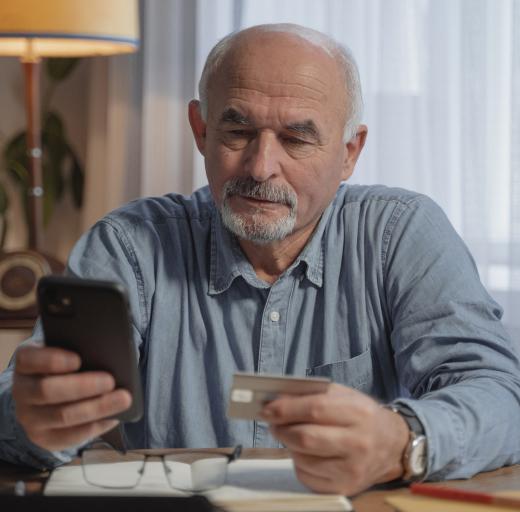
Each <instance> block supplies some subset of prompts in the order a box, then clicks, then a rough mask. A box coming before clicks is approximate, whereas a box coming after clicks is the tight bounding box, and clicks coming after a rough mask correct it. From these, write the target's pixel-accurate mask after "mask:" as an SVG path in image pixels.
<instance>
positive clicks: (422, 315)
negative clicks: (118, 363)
mask: <svg viewBox="0 0 520 512" xmlns="http://www.w3.org/2000/svg"><path fill="white" fill-rule="evenodd" d="M68 270H69V272H70V273H72V274H74V275H77V276H82V277H86V278H96V279H111V280H116V281H119V282H121V283H123V284H124V285H125V286H126V288H127V289H128V292H129V296H130V304H131V310H132V315H133V332H134V338H135V343H136V344H137V347H138V353H139V368H140V373H141V378H142V385H143V391H144V397H145V412H144V416H143V418H142V420H140V421H139V422H137V423H133V424H126V425H124V435H125V438H126V442H127V444H128V445H129V447H131V448H138V447H139V448H141V447H146V448H159V447H213V446H231V445H234V444H237V443H242V444H243V445H244V446H249V447H251V446H254V447H277V446H279V444H278V442H277V441H276V440H274V439H273V438H272V437H271V435H270V434H269V430H268V425H267V424H266V423H264V422H261V421H258V422H253V421H244V420H232V419H228V418H227V417H226V408H227V402H228V394H229V389H230V385H231V380H232V375H233V372H235V371H248V372H253V371H256V372H261V373H270V374H293V375H300V376H304V375H317V376H325V377H330V378H331V379H332V380H333V381H335V382H338V383H341V384H344V385H346V386H351V387H353V388H356V389H358V390H361V391H362V392H364V393H367V394H369V395H371V396H372V397H374V398H376V399H377V400H379V401H381V402H383V403H389V402H394V403H402V404H406V405H408V406H409V407H410V408H411V409H413V410H414V411H415V413H416V414H417V416H418V418H419V419H420V421H421V422H422V424H423V426H424V429H425V432H426V436H427V439H428V477H429V478H431V479H440V478H456V477H468V476H471V475H472V474H474V473H476V472H478V471H482V470H485V469H492V468H496V467H499V466H502V465H504V464H510V463H514V462H518V461H519V460H520V434H519V431H518V425H520V406H519V403H520V366H519V361H518V356H517V353H516V349H515V347H514V346H513V345H512V342H511V340H510V339H509V337H508V335H507V334H506V332H505V330H504V328H503V326H502V324H501V322H500V317H501V315H502V311H501V308H500V307H499V306H498V305H497V304H496V303H495V302H494V301H493V300H492V299H491V297H490V296H489V295H488V293H487V292H486V291H485V289H484V288H483V286H482V284H481V283H480V280H479V277H478V273H477V270H476V267H475V264H474V262H473V260H472V258H471V256H470V254H469V253H468V250H467V248H466V247H465V245H464V243H463V242H462V240H461V239H460V238H459V236H458V235H457V234H456V233H455V231H454V229H453V228H452V226H451V225H450V223H449V221H448V220H447V218H446V216H445V215H444V214H443V212H442V211H441V210H440V208H439V207H438V206H437V205H436V204H435V203H434V202H433V201H431V200H430V199H428V198H427V197H425V196H422V195H420V194H416V193H412V192H408V191H405V190H401V189H390V188H386V187H382V186H371V187H366V186H348V185H342V186H341V187H340V188H339V190H338V192H337V194H336V197H335V199H334V200H333V202H332V203H331V204H330V205H329V207H328V208H327V209H326V210H325V212H324V213H323V215H322V218H321V220H320V222H319V224H318V226H317V227H316V229H315V231H314V233H313V236H312V237H311V239H310V240H309V242H308V243H307V245H306V246H305V248H304V249H303V251H302V252H301V253H300V255H299V257H298V258H297V259H296V260H295V261H294V262H293V264H292V265H291V266H290V267H289V268H288V269H287V270H286V271H285V272H284V273H283V274H282V275H280V277H279V278H278V280H277V281H276V282H275V283H273V284H272V285H270V284H268V283H266V282H264V281H262V280H260V279H259V278H258V277H257V276H256V274H255V271H254V269H253V267H252V266H251V264H250V263H249V261H248V260H247V258H246V257H245V256H244V254H243V253H242V251H241V249H240V247H239V245H238V243H237V241H236V239H235V238H234V237H233V236H232V235H231V234H230V233H229V232H228V231H227V230H226V229H225V228H224V227H223V226H222V224H221V219H220V216H219V214H218V212H217V210H216V207H215V205H214V202H213V200H212V198H211V195H210V192H209V190H208V188H207V187H205V188H203V189H200V190H198V191H197V192H195V193H194V194H193V195H192V196H190V197H183V196H180V195H176V194H169V195H166V196H164V197H159V198H146V199H139V200H136V201H134V202H131V203H129V204H128V205H126V206H124V207H122V208H120V209H118V210H115V211H114V212H112V213H110V214H109V215H108V216H106V217H105V218H104V219H102V220H101V221H99V222H98V223H97V224H96V225H95V226H94V227H93V228H92V229H91V230H90V231H89V232H87V233H86V234H85V235H84V236H83V237H82V238H81V239H80V240H79V242H78V243H77V244H76V246H75V248H74V250H73V251H72V253H71V256H70V259H69V267H68ZM39 339H41V332H40V329H39V328H38V327H37V328H36V329H35V332H34V334H33V337H32V340H30V341H32V342H35V340H39ZM11 379H12V366H11V367H10V368H9V369H8V370H7V371H5V372H4V373H3V374H2V375H1V377H0V414H1V424H0V457H1V458H3V459H5V460H8V461H11V462H16V463H23V464H29V465H32V466H38V467H41V466H53V465H56V464H59V463H61V462H65V461H67V460H69V459H70V457H71V456H72V455H73V454H74V449H70V450H66V451H63V452H53V453H50V452H47V451H45V450H42V449H39V448H38V447H36V446H35V445H33V444H32V443H31V442H30V441H29V440H28V439H27V438H26V436H25V434H24V432H23V429H22V428H21V427H20V426H19V425H18V423H17V422H16V419H15V416H14V411H13V400H12V397H11Z"/></svg>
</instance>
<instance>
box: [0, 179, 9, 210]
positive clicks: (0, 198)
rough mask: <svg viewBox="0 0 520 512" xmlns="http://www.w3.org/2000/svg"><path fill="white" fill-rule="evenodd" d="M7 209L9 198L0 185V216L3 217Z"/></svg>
mask: <svg viewBox="0 0 520 512" xmlns="http://www.w3.org/2000/svg"><path fill="white" fill-rule="evenodd" d="M8 208H9V196H8V195H7V190H6V189H5V187H4V185H3V183H0V216H2V215H5V212H6V211H7V209H8Z"/></svg>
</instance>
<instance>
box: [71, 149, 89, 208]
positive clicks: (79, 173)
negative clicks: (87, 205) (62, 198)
mask: <svg viewBox="0 0 520 512" xmlns="http://www.w3.org/2000/svg"><path fill="white" fill-rule="evenodd" d="M71 156H72V168H71V174H70V188H71V192H72V199H73V200H74V206H75V207H76V208H78V209H79V208H81V206H82V204H83V190H84V184H85V173H84V172H83V168H82V167H81V164H80V163H79V160H78V158H77V157H76V155H75V154H74V152H73V151H72V150H71Z"/></svg>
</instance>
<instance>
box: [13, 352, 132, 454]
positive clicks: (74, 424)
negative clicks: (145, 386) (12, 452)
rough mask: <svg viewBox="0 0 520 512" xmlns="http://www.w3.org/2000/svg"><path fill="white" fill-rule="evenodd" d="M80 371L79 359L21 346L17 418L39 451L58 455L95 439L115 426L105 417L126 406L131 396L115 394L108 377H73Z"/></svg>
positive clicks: (90, 374)
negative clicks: (57, 453) (68, 448)
mask: <svg viewBox="0 0 520 512" xmlns="http://www.w3.org/2000/svg"><path fill="white" fill-rule="evenodd" d="M80 366H81V360H80V358H79V356H78V355H77V354H75V353H73V352H68V351H66V350H61V349H57V348H50V347H24V348H20V349H19V350H18V352H17V354H16V363H15V372H14V380H13V397H14V400H15V407H16V417H17V419H18V421H19V422H20V424H21V425H22V427H23V428H24V430H25V432H26V434H27V436H28V437H29V439H30V440H31V441H32V442H33V443H35V444H37V445H38V446H41V447H42V448H46V449H47V450H51V451H53V450H62V449H64V448H67V447H70V446H73V445H75V444H79V443H81V442H84V441H87V440H88V439H91V438H94V437H97V436H99V435H101V434H103V433H104V432H107V431H108V430H111V429H112V428H114V427H115V426H116V425H117V423H118V421H117V420H113V419H104V418H106V417H107V416H112V415H114V414H117V413H119V412H121V411H124V410H125V409H127V408H128V407H130V404H131V402H132V398H131V395H130V393H128V391H126V390H124V389H118V390H115V391H114V387H115V382H114V378H113V377H112V376H111V375H110V374H108V373H105V372H81V373H75V372H76V371H77V370H78V369H79V367H80Z"/></svg>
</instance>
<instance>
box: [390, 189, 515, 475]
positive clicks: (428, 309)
mask: <svg viewBox="0 0 520 512" xmlns="http://www.w3.org/2000/svg"><path fill="white" fill-rule="evenodd" d="M390 226H391V229H389V230H388V232H387V234H388V244H387V246H386V247H385V251H384V254H383V262H384V273H385V278H386V294H387V297H386V299H387V303H388V307H389V310H390V317H391V318H392V333H391V341H392V347H393V351H394V354H395V365H396V370H397V374H398V375H399V378H400V384H401V386H402V387H404V388H405V389H406V390H407V391H408V393H409V395H410V397H409V398H403V399H400V400H398V401H399V402H401V403H404V404H407V405H408V406H409V407H410V408H412V409H413V410H414V411H415V412H416V414H417V416H418V417H419V419H420V420H421V421H422V423H423V425H424V428H425V432H426V435H427V438H428V478H429V479H445V478H465V477H470V476H472V475H473V474H475V473H477V472H479V471H483V470H489V469H494V468H497V467H500V466H503V465H507V464H512V463H517V462H519V461H520V435H518V425H520V364H519V360H518V350H517V347H515V346H514V344H513V342H512V340H511V339H510V337H509V336H508V334H507V332H506V331H505V329H504V327H503V325H502V323H501V316H502V310H501V308H500V306H499V305H498V304H497V303H496V302H495V301H494V300H493V299H492V298H491V297H490V296H489V295H488V293H487V292H486V290H485V289H484V287H483V286H482V284H481V282H480V279H479V276H478V272H477V269H476V266H475V263H474V261H473V259H472V257H471V255H470V254H469V251H468V250H467V248H466V246H465V245H464V243H463V242H462V240H461V239H460V237H459V236H458V235H457V233H456V232H455V230H454V229H453V227H452V226H451V224H450V223H449V221H448V220H447V218H446V216H445V215H444V213H443V212H442V211H441V210H440V208H439V207H438V206H437V205H436V204H435V203H434V202H433V201H431V200H429V199H428V198H425V197H423V198H419V199H416V200H414V201H412V202H410V203H408V204H398V205H397V207H396V210H395V212H394V216H393V220H392V222H391V223H390Z"/></svg>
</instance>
